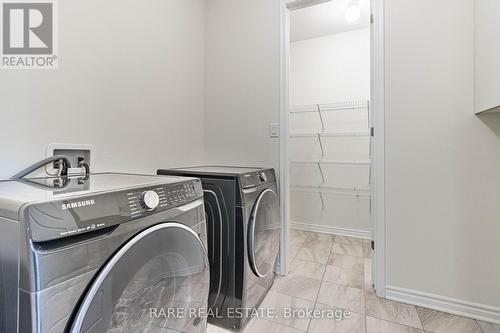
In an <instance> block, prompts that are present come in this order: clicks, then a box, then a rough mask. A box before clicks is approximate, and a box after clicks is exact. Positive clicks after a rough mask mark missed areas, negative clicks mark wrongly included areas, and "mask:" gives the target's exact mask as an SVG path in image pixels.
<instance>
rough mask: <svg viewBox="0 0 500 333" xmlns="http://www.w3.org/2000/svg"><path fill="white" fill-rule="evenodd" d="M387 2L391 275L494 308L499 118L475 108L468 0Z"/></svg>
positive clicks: (395, 280) (499, 269)
mask: <svg viewBox="0 0 500 333" xmlns="http://www.w3.org/2000/svg"><path fill="white" fill-rule="evenodd" d="M386 6H387V7H386V15H387V17H386V43H387V44H386V47H387V54H386V56H387V59H386V70H387V77H386V88H387V90H386V103H387V104H386V117H385V118H386V168H387V169H386V172H385V175H386V223H387V227H386V230H387V255H388V257H387V283H388V284H389V285H391V286H397V287H401V288H407V289H413V290H417V291H422V292H426V293H431V294H436V295H441V296H447V297H452V298H457V299H461V300H466V301H470V302H476V303H480V304H487V305H490V306H496V307H500V297H499V295H500V278H499V277H500V260H499V253H500V204H499V202H500V173H499V170H500V117H498V115H489V116H481V117H477V116H475V115H474V113H473V13H474V11H473V0H445V1H433V0H421V1H412V0H387V1H386Z"/></svg>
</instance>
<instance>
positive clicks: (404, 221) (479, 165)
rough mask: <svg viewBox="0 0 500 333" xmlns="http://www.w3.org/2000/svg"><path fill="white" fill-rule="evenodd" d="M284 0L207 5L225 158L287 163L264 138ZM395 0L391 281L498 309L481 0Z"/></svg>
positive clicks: (491, 126) (214, 124)
mask: <svg viewBox="0 0 500 333" xmlns="http://www.w3.org/2000/svg"><path fill="white" fill-rule="evenodd" d="M278 6H279V1H278V0H273V1H267V0H258V1H257V0H255V1H251V2H249V1H245V2H244V1H242V0H237V1H236V0H225V1H223V0H212V1H210V3H209V17H208V20H209V22H208V25H207V27H208V31H209V36H208V38H207V41H209V42H212V43H214V44H213V45H214V46H208V50H207V51H208V52H209V54H208V59H207V66H208V68H207V75H208V74H210V76H211V77H212V78H207V80H206V82H207V83H212V84H214V85H216V86H215V87H207V88H208V90H207V91H208V94H207V99H210V101H207V107H209V108H210V110H208V111H207V118H208V117H210V118H211V120H207V140H208V145H207V147H208V151H210V152H211V154H212V156H211V158H213V159H215V160H219V161H221V162H224V161H225V160H229V159H225V158H224V157H225V156H227V157H230V156H232V157H236V158H237V160H239V161H244V162H263V163H265V162H266V161H275V163H277V159H278V157H277V151H278V146H277V145H278V144H277V143H276V145H274V143H272V141H268V140H269V139H267V138H266V137H265V136H266V134H267V126H266V123H267V122H268V121H269V120H271V119H272V120H274V121H277V120H278V107H279V97H278V95H279V7H278ZM386 6H387V9H386V12H387V13H386V15H387V16H386V43H387V59H386V64H387V82H386V85H387V91H386V102H387V110H386V126H387V128H386V131H387V132H386V135H387V137H386V144H387V146H386V152H387V156H386V166H387V170H386V177H387V179H386V180H387V184H386V195H387V198H386V204H387V207H386V215H387V251H388V258H387V282H388V284H390V285H392V286H397V287H401V288H408V289H414V290H418V291H422V292H427V293H432V294H436V295H442V296H448V297H453V298H457V299H461V300H466V301H471V302H478V303H481V304H485V305H490V306H497V307H498V306H500V304H499V302H500V299H498V297H497V296H498V294H499V292H498V291H499V290H500V286H499V283H500V282H499V281H500V280H499V279H498V277H499V276H500V266H499V265H500V262H499V261H498V253H500V239H499V237H500V223H499V222H498V221H499V217H500V205H499V204H498V203H499V202H500V190H499V189H500V174H499V173H498V169H499V166H500V117H498V115H496V114H494V115H486V116H481V117H477V116H475V115H474V113H473V100H472V90H473V86H472V81H473V74H472V72H473V70H472V63H473V59H472V58H473V57H472V49H473V41H472V34H473V26H472V25H473V22H472V15H473V7H472V6H473V0H445V1H442V2H436V1H432V0H422V1H411V0H386ZM218 47H224V48H225V49H223V50H218ZM219 84H220V86H219ZM240 98H241V102H238V100H240ZM225 99H226V100H225ZM227 99H228V100H227ZM224 100H225V101H224ZM248 105H250V106H248ZM218 108H219V109H220V111H221V112H220V113H218V112H217V109H218ZM260 117H262V119H261V120H259V118H260ZM235 124H243V125H244V126H242V127H239V128H235V127H234V125H235ZM222 125H224V126H222ZM218 130H219V131H220V132H221V133H217V131H218ZM236 133H242V134H244V135H242V136H241V137H238V136H234V135H233V136H231V134H236ZM241 145H243V146H244V147H245V148H246V150H243V151H237V147H238V146H241ZM224 150H226V151H230V152H231V153H227V152H226V153H224ZM232 161H234V159H232ZM230 162H231V161H230Z"/></svg>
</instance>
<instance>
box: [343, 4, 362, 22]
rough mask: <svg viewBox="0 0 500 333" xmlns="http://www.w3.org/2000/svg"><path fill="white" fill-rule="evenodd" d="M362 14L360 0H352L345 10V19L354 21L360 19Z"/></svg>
mask: <svg viewBox="0 0 500 333" xmlns="http://www.w3.org/2000/svg"><path fill="white" fill-rule="evenodd" d="M360 16H361V8H360V7H359V1H358V0H352V1H351V2H350V3H349V5H348V6H347V10H346V12H345V19H346V21H347V22H349V23H354V22H357V21H358V20H359V18H360Z"/></svg>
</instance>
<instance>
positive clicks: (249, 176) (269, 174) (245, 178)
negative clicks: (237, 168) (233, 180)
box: [240, 169, 276, 188]
mask: <svg viewBox="0 0 500 333" xmlns="http://www.w3.org/2000/svg"><path fill="white" fill-rule="evenodd" d="M275 179H276V177H275V175H274V170H273V169H266V170H260V171H256V172H250V173H246V174H243V175H241V176H240V182H241V187H243V188H249V187H255V186H259V185H261V184H264V183H267V182H269V181H274V180H275Z"/></svg>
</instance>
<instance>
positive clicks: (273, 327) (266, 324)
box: [243, 318, 303, 333]
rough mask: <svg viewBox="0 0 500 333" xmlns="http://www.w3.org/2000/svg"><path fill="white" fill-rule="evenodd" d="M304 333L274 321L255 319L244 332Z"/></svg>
mask: <svg viewBox="0 0 500 333" xmlns="http://www.w3.org/2000/svg"><path fill="white" fill-rule="evenodd" d="M263 332H266V333H303V331H301V330H298V329H295V328H293V327H290V326H286V325H282V324H279V323H277V322H274V321H269V320H265V319H260V318H253V319H252V320H251V321H250V322H249V323H248V324H247V326H246V327H245V329H244V330H243V333H263Z"/></svg>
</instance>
